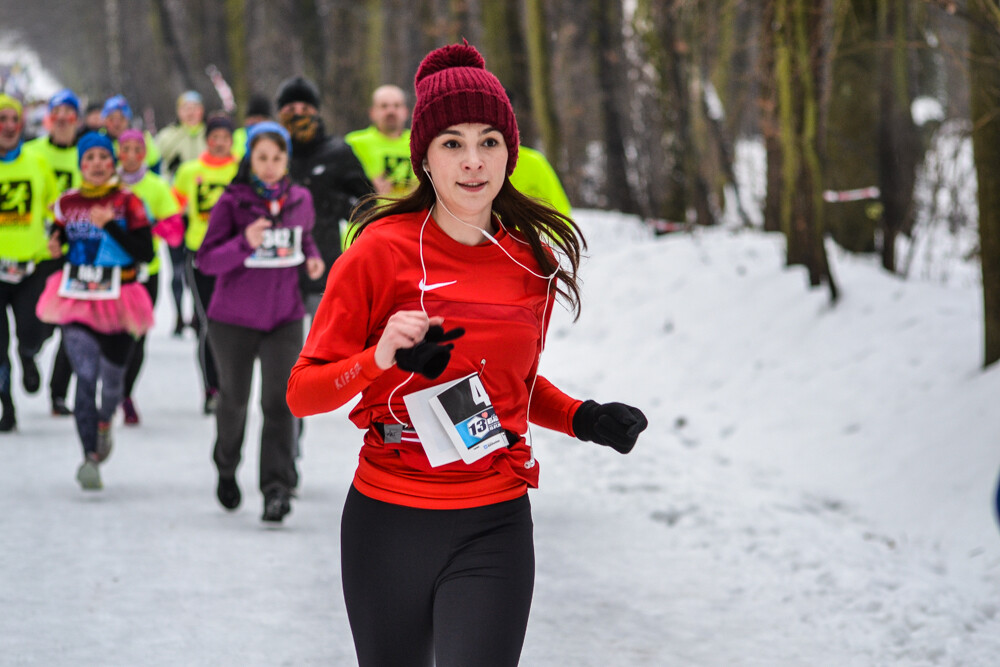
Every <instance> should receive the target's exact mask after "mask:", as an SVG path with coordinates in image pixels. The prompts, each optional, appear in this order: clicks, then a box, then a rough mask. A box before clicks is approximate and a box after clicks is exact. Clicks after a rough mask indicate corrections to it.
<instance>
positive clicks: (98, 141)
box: [76, 132, 118, 165]
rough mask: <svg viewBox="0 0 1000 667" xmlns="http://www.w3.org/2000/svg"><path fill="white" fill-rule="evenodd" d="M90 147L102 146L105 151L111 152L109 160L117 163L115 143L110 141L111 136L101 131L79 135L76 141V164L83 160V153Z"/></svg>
mask: <svg viewBox="0 0 1000 667" xmlns="http://www.w3.org/2000/svg"><path fill="white" fill-rule="evenodd" d="M91 148H103V149H104V150H106V151H107V152H109V153H111V161H112V162H113V163H115V164H118V156H117V155H115V145H114V144H113V143H112V142H111V137H109V136H108V135H106V134H104V133H103V132H88V133H87V134H85V135H83V136H82V137H80V140H79V141H78V142H76V155H77V164H78V165H79V164H80V163H82V162H83V154H84V153H86V152H87V151H89V150H90V149H91Z"/></svg>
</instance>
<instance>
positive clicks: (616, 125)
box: [592, 0, 638, 213]
mask: <svg viewBox="0 0 1000 667" xmlns="http://www.w3.org/2000/svg"><path fill="white" fill-rule="evenodd" d="M592 6H593V18H594V27H593V30H594V33H593V38H594V51H595V53H594V57H595V59H596V61H597V84H598V87H599V92H598V96H599V98H600V100H601V116H602V118H601V122H602V127H603V128H604V137H605V145H604V150H605V165H606V166H605V170H606V179H607V180H606V183H607V197H608V205H609V206H610V207H611V208H612V209H615V210H618V211H622V212H624V213H638V206H637V205H636V202H635V198H634V197H633V196H632V189H631V187H630V186H629V179H628V159H627V158H626V155H625V136H624V133H623V132H624V122H623V119H622V114H621V111H620V110H619V108H618V101H619V99H620V98H621V94H620V93H621V91H622V76H621V73H620V69H621V68H619V67H618V64H619V62H620V58H621V56H620V54H621V48H622V38H621V29H622V17H621V10H620V7H619V6H618V4H617V3H616V2H615V0H594V1H593V5H592Z"/></svg>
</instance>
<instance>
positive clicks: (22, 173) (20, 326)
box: [0, 94, 59, 432]
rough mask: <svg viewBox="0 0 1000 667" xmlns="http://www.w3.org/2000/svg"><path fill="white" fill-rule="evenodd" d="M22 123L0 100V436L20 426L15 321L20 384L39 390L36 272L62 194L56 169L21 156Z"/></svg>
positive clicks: (41, 329) (16, 107)
mask: <svg viewBox="0 0 1000 667" xmlns="http://www.w3.org/2000/svg"><path fill="white" fill-rule="evenodd" d="M23 129H24V117H23V115H22V108H21V103H20V102H19V101H17V100H16V99H14V98H13V97H10V96H8V95H4V94H0V406H2V413H0V432H7V431H12V430H14V428H15V427H16V425H17V419H16V416H15V414H14V401H13V398H12V397H11V362H10V357H9V355H8V348H9V347H10V324H9V321H8V319H7V317H8V316H7V309H8V308H10V310H11V312H12V313H13V315H14V324H15V332H16V334H17V353H18V356H19V357H20V360H21V371H22V376H21V381H22V384H23V385H24V389H25V391H27V392H28V393H29V394H33V393H35V392H36V391H38V388H39V387H40V386H41V377H40V376H39V374H38V367H37V366H36V365H35V355H36V354H38V350H39V348H40V347H41V344H42V341H43V340H44V339H45V333H46V328H45V326H44V325H43V324H42V322H41V321H40V320H39V319H38V316H37V315H36V314H35V304H36V303H37V302H38V297H39V296H40V295H41V293H42V290H43V289H44V288H45V278H46V277H47V275H45V276H43V275H41V273H40V272H39V271H37V270H36V266H37V265H38V264H40V263H43V262H44V260H48V262H49V263H51V262H53V260H52V255H51V254H50V253H49V251H48V234H47V233H46V231H45V221H46V218H48V217H49V205H50V204H52V203H53V202H54V201H55V200H56V197H57V196H58V194H59V193H58V192H57V190H56V181H55V177H54V176H53V175H52V167H51V166H49V164H48V162H46V161H45V158H43V157H42V156H40V155H38V154H37V153H36V152H32V151H26V150H22V148H23V147H24V144H23V142H22V138H21V133H22V131H23Z"/></svg>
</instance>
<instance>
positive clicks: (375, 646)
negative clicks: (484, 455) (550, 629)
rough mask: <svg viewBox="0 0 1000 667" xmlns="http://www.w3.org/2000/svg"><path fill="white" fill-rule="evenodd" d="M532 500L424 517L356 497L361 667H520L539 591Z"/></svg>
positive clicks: (351, 608)
mask: <svg viewBox="0 0 1000 667" xmlns="http://www.w3.org/2000/svg"><path fill="white" fill-rule="evenodd" d="M532 532H533V526H532V521H531V504H530V503H529V502H528V496H527V495H524V496H521V497H520V498H517V499H515V500H510V501H507V502H503V503H497V504H494V505H486V506H484V507H476V508H472V509H461V510H425V509H415V508H412V507H404V506H401V505H393V504H390V503H385V502H382V501H378V500H374V499H372V498H369V497H367V496H365V495H363V494H362V493H360V492H359V491H357V490H356V489H355V488H354V487H351V490H350V492H349V493H348V495H347V502H346V503H345V504H344V514H343V517H342V520H341V524H340V542H341V574H342V579H343V587H344V599H345V602H346V603H347V615H348V618H349V619H350V623H351V632H352V633H353V635H354V646H355V649H356V650H357V653H358V663H359V665H360V667H375V666H378V667H396V666H399V667H403V666H405V667H411V666H412V667H424V666H426V667H430V665H436V667H465V666H468V665H476V666H477V667H513V666H514V665H517V663H518V660H519V658H520V655H521V647H522V645H523V644H524V633H525V630H526V628H527V625H528V612H529V611H530V609H531V594H532V590H533V588H534V582H535V549H534V539H533V536H532Z"/></svg>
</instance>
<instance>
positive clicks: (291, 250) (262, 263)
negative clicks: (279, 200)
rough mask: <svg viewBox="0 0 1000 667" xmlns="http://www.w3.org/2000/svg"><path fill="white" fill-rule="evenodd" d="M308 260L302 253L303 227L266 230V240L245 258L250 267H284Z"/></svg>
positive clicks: (244, 263) (246, 265) (244, 261)
mask: <svg viewBox="0 0 1000 667" xmlns="http://www.w3.org/2000/svg"><path fill="white" fill-rule="evenodd" d="M304 261H306V257H305V255H303V254H302V228H301V227H271V228H269V229H265V230H264V241H263V243H261V244H260V247H258V248H257V249H256V250H254V251H253V254H252V255H250V256H249V257H247V258H246V259H245V260H243V266H245V267H247V268H248V269H283V268H286V267H289V266H298V265H299V264H301V263H302V262H304Z"/></svg>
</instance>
